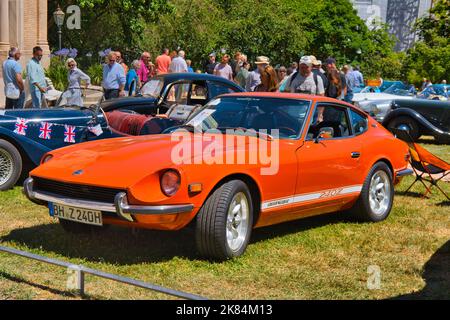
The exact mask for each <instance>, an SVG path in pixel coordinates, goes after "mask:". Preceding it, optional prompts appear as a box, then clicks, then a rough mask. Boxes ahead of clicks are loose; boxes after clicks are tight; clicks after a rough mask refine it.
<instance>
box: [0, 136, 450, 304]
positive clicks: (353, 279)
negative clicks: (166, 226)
mask: <svg viewBox="0 0 450 320" xmlns="http://www.w3.org/2000/svg"><path fill="white" fill-rule="evenodd" d="M422 142H423V145H424V146H425V147H426V148H427V149H429V150H430V151H432V152H435V153H437V154H439V155H440V156H441V157H442V158H443V159H445V160H447V161H449V160H450V146H442V145H434V144H432V143H431V141H429V140H424V141H422ZM412 179H413V178H412V177H408V178H407V179H405V180H404V181H403V182H402V183H401V184H400V185H399V186H398V187H397V193H396V196H395V201H394V208H393V211H392V213H391V216H390V217H389V219H388V220H386V221H384V222H382V223H378V224H360V223H355V222H352V221H348V220H347V219H345V217H344V216H343V215H342V214H331V215H327V216H320V217H314V218H308V219H303V220H298V221H295V222H291V223H286V224H282V225H277V226H272V227H267V228H263V229H257V230H255V231H254V233H253V237H252V243H251V244H250V246H249V248H248V250H247V253H246V254H245V255H244V256H243V257H241V258H239V259H236V260H233V261H228V262H224V263H211V262H208V261H204V260H201V259H199V257H197V256H196V254H195V248H194V243H193V233H192V231H190V230H184V231H181V232H176V233H170V232H155V231H139V232H132V230H129V229H122V228H116V227H112V228H109V229H108V230H106V231H105V232H103V233H102V234H97V235H90V236H73V235H69V234H66V233H64V232H63V230H62V229H61V228H60V226H59V225H58V224H57V223H55V221H53V220H52V219H50V218H49V217H48V213H47V210H46V209H45V208H44V207H39V206H36V205H34V204H32V203H30V202H29V201H27V200H26V199H25V197H24V196H23V195H22V194H21V189H20V188H15V189H14V190H11V191H8V192H4V193H0V241H1V244H2V245H6V246H10V247H14V248H18V249H22V250H27V251H31V252H33V253H37V254H42V255H45V256H48V257H52V258H58V259H61V260H64V261H70V262H72V263H75V264H84V265H86V266H88V267H92V268H96V269H100V270H103V271H107V272H112V273H116V274H120V275H124V276H129V277H133V278H136V279H139V280H144V281H149V282H152V283H155V284H159V285H164V286H168V287H171V288H174V289H179V290H183V291H187V292H191V293H195V294H199V295H203V296H206V297H208V298H212V299H392V298H393V299H397V298H441V299H450V267H449V266H450V206H449V203H448V202H446V201H444V200H445V198H444V197H443V196H441V195H439V194H437V193H433V195H432V197H431V198H430V199H422V198H421V197H420V196H419V194H418V193H419V192H421V191H423V188H422V187H421V186H419V185H417V186H416V187H415V188H414V189H413V190H412V191H413V192H412V193H410V194H407V195H404V194H402V191H404V190H405V189H406V188H407V186H408V185H409V184H410V183H411V182H412ZM444 188H445V190H446V191H448V192H450V183H446V184H445V186H444ZM369 266H377V267H379V268H380V271H381V286H380V288H379V289H375V290H369V289H368V288H367V279H368V276H369V274H368V267H369ZM65 283H66V270H64V269H63V268H59V267H54V266H49V265H46V264H42V263H39V262H35V261H31V260H28V259H25V258H21V257H17V256H13V255H8V254H1V253H0V299H78V298H77V297H76V296H74V295H72V294H71V293H69V292H67V291H66V290H65ZM86 292H87V293H88V296H87V297H86V298H88V299H160V298H167V297H168V296H164V295H161V294H156V293H152V292H149V291H144V290H141V289H136V288H134V287H129V286H126V285H122V284H118V283H115V282H111V281H108V280H103V279H100V278H96V277H92V276H89V275H88V276H87V283H86Z"/></svg>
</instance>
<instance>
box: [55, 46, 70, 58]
mask: <svg viewBox="0 0 450 320" xmlns="http://www.w3.org/2000/svg"><path fill="white" fill-rule="evenodd" d="M69 53H70V50H69V49H67V48H62V49H61V50H58V51H56V52H54V53H53V54H54V55H55V56H58V57H66V56H67V55H69Z"/></svg>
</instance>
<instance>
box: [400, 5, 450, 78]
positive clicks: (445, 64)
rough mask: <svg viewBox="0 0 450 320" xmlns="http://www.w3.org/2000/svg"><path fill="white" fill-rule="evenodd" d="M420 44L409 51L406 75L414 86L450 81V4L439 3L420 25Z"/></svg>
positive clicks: (417, 26)
mask: <svg viewBox="0 0 450 320" xmlns="http://www.w3.org/2000/svg"><path fill="white" fill-rule="evenodd" d="M416 29H417V31H418V35H419V40H420V41H418V42H416V44H415V45H414V47H413V48H412V49H410V50H408V55H407V57H406V59H405V64H404V68H405V73H406V76H407V79H408V81H409V82H411V83H416V84H418V83H420V82H421V81H422V78H423V77H425V78H427V79H431V81H432V82H440V81H442V80H444V79H446V80H449V78H450V1H449V0H439V1H437V2H436V3H435V5H434V7H433V8H432V9H431V11H430V15H429V16H426V17H424V18H422V19H419V20H418V22H417V23H416Z"/></svg>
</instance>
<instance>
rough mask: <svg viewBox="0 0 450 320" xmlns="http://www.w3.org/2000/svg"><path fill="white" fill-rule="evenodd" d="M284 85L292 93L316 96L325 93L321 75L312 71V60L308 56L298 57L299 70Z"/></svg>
mask: <svg viewBox="0 0 450 320" xmlns="http://www.w3.org/2000/svg"><path fill="white" fill-rule="evenodd" d="M288 81H290V82H289V83H288V84H287V85H286V90H287V91H290V92H292V93H303V94H310V95H317V96H324V95H325V88H324V85H323V80H322V78H321V77H319V76H317V75H315V74H314V73H313V72H312V60H311V57H310V56H303V57H302V58H301V59H300V63H299V71H298V72H297V73H296V74H293V75H292V76H291V79H290V80H288Z"/></svg>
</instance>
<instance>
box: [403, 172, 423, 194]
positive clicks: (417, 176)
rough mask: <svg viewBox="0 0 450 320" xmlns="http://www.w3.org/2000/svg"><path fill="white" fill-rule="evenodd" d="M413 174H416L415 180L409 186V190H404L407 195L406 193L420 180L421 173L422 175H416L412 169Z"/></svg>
mask: <svg viewBox="0 0 450 320" xmlns="http://www.w3.org/2000/svg"><path fill="white" fill-rule="evenodd" d="M413 169H414V168H413ZM414 172H415V173H416V180H414V182H413V183H412V184H411V185H410V186H409V188H408V189H406V191H405V193H408V191H409V190H411V188H412V187H413V186H414V185H415V184H416V182H417V181H421V180H422V176H423V173H422V174H418V173H417V172H416V170H415V169H414ZM422 183H423V182H422Z"/></svg>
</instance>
